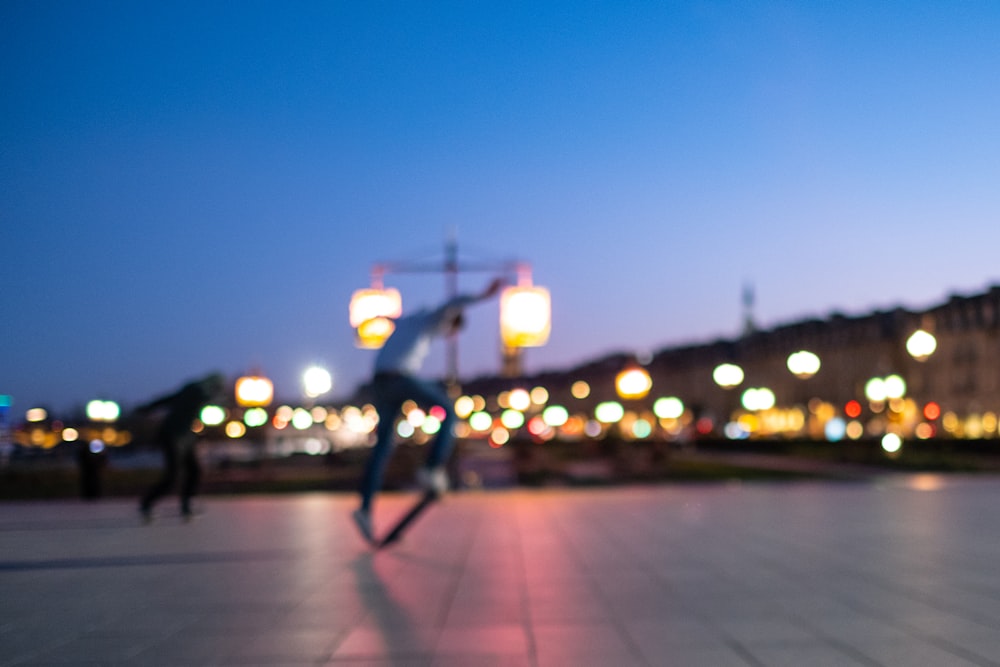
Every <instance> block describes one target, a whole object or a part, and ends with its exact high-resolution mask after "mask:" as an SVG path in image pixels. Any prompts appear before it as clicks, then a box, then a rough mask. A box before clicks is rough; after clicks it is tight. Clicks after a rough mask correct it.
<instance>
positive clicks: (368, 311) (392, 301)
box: [349, 278, 403, 349]
mask: <svg viewBox="0 0 1000 667" xmlns="http://www.w3.org/2000/svg"><path fill="white" fill-rule="evenodd" d="M402 314H403V298H402V296H401V295H400V294H399V290H397V289H395V288H394V287H389V288H384V287H383V286H382V281H381V279H380V278H377V279H376V280H375V284H374V285H373V286H372V287H370V288H369V289H360V290H355V292H354V294H353V295H351V304H350V307H349V317H350V322H351V326H352V327H354V329H355V333H356V334H357V336H356V338H355V344H356V345H357V346H358V347H361V348H365V349H378V348H380V347H382V345H384V344H385V341H386V339H387V338H389V336H390V335H391V334H392V332H393V330H394V329H395V328H396V325H395V324H394V323H393V320H394V319H395V318H397V317H399V316H400V315H402Z"/></svg>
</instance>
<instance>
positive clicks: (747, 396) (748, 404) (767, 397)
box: [741, 387, 775, 412]
mask: <svg viewBox="0 0 1000 667" xmlns="http://www.w3.org/2000/svg"><path fill="white" fill-rule="evenodd" d="M741 402H742V403H743V407H744V408H746V409H747V410H749V411H750V412H757V411H759V410H770V409H771V408H773V407H774V403H775V397H774V392H773V391H771V390H770V389H768V388H767V387H751V388H749V389H747V390H746V391H744V392H743V396H742V399H741Z"/></svg>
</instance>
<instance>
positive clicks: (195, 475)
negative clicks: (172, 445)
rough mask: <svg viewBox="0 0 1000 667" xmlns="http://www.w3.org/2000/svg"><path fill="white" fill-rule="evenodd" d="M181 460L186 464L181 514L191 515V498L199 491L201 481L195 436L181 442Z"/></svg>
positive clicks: (182, 487) (182, 486)
mask: <svg viewBox="0 0 1000 667" xmlns="http://www.w3.org/2000/svg"><path fill="white" fill-rule="evenodd" d="M181 450H182V451H181V462H182V464H183V466H184V482H183V484H182V485H181V514H183V515H184V516H190V515H191V498H192V497H194V495H195V494H196V493H197V492H198V484H199V483H200V482H201V466H200V465H199V464H198V449H197V442H196V438H195V437H194V436H192V437H190V438H185V440H184V442H183V443H181Z"/></svg>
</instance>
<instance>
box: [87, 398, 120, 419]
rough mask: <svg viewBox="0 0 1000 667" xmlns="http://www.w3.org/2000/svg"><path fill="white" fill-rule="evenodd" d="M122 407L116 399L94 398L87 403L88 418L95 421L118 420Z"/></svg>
mask: <svg viewBox="0 0 1000 667" xmlns="http://www.w3.org/2000/svg"><path fill="white" fill-rule="evenodd" d="M119 415H121V408H120V407H119V406H118V404H117V403H115V402H114V401H102V400H93V401H90V402H89V403H87V419H89V420H91V421H95V422H114V421H118V417H119Z"/></svg>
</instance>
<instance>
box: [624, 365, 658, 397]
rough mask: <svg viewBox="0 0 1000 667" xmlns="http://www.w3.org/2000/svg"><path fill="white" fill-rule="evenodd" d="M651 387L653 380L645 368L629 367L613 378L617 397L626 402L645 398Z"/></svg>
mask: <svg viewBox="0 0 1000 667" xmlns="http://www.w3.org/2000/svg"><path fill="white" fill-rule="evenodd" d="M652 387H653V380H652V379H651V378H650V377H649V373H648V372H647V371H646V369H645V368H640V367H637V366H635V367H630V368H626V369H625V370H623V371H622V372H621V373H619V374H618V375H617V377H615V389H616V390H617V391H618V395H619V396H621V397H622V398H624V399H627V400H634V399H639V398H645V397H646V395H647V394H649V390H650V389H652Z"/></svg>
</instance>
